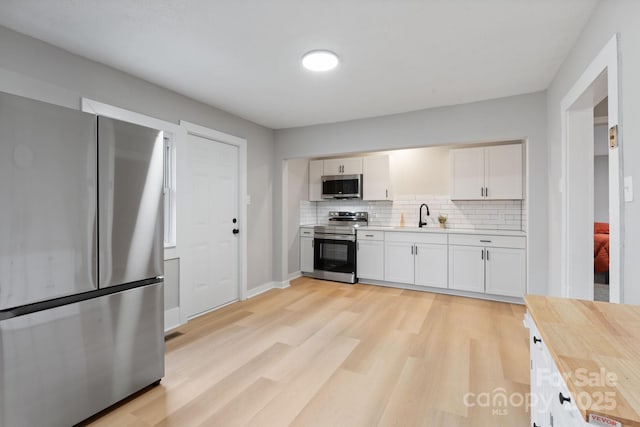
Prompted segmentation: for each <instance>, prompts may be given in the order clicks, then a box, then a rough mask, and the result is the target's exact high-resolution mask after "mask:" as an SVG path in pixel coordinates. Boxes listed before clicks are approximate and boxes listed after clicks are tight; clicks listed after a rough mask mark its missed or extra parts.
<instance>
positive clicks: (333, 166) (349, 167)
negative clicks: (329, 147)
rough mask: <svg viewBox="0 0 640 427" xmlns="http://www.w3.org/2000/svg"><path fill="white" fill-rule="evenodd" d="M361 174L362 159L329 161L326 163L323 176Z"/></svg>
mask: <svg viewBox="0 0 640 427" xmlns="http://www.w3.org/2000/svg"><path fill="white" fill-rule="evenodd" d="M361 173H362V157H348V158H346V159H327V160H325V161H324V173H323V175H360V174H361Z"/></svg>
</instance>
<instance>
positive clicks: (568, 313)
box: [525, 295, 640, 427]
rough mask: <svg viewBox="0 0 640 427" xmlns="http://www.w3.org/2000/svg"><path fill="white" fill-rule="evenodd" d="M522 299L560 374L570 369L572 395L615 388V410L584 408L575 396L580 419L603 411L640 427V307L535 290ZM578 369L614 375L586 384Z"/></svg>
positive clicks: (609, 415)
mask: <svg viewBox="0 0 640 427" xmlns="http://www.w3.org/2000/svg"><path fill="white" fill-rule="evenodd" d="M525 304H526V306H527V309H528V311H529V315H530V316H531V318H532V319H533V321H534V322H535V324H536V326H537V327H538V330H539V332H540V334H541V335H542V340H543V342H545V343H546V346H547V348H548V349H549V352H550V353H551V357H552V358H553V360H554V361H555V363H556V366H557V367H558V369H559V371H560V373H561V374H563V375H565V374H566V373H570V374H571V377H567V376H566V375H565V381H566V383H567V386H568V388H569V391H570V392H571V394H572V395H573V396H579V395H580V394H581V393H587V394H588V395H590V396H594V395H595V394H594V393H597V392H613V393H615V401H616V406H615V408H614V409H601V408H597V407H596V406H595V405H594V404H592V405H590V406H589V407H584V403H582V402H581V399H579V398H578V399H576V404H577V406H578V409H579V410H580V412H581V414H582V415H583V416H584V419H585V420H588V418H589V415H590V414H594V415H602V416H605V417H608V418H612V419H614V420H617V421H620V422H621V423H622V425H624V426H638V427H640V306H632V305H625V304H610V303H604V302H593V301H583V300H576V299H567V298H554V297H545V296H537V295H527V296H526V297H525ZM580 368H582V369H585V368H586V369H587V370H588V372H589V373H590V374H591V373H597V374H600V373H601V372H606V373H609V372H611V373H614V374H615V375H616V376H617V380H616V381H615V382H613V381H609V384H606V383H607V381H592V382H591V383H592V384H587V383H589V382H590V381H584V377H583V379H582V381H580V380H577V379H576V378H575V375H574V373H575V372H576V370H578V369H580ZM602 369H603V370H602ZM594 383H598V384H597V385H596V384H594ZM582 400H589V399H582ZM594 403H595V402H594ZM611 406H612V405H611Z"/></svg>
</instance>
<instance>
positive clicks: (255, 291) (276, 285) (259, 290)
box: [247, 280, 289, 299]
mask: <svg viewBox="0 0 640 427" xmlns="http://www.w3.org/2000/svg"><path fill="white" fill-rule="evenodd" d="M288 287H289V280H285V281H284V282H267V283H263V284H262V285H259V286H256V287H255V288H251V289H249V290H247V299H249V298H253V297H255V296H258V295H260V294H263V293H265V292H267V291H270V290H271V289H286V288H288Z"/></svg>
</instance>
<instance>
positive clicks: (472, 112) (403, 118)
mask: <svg viewBox="0 0 640 427" xmlns="http://www.w3.org/2000/svg"><path fill="white" fill-rule="evenodd" d="M545 101H546V98H545V93H544V92H539V93H534V94H528V95H520V96H514V97H509V98H501V99H495V100H490V101H483V102H476V103H471V104H465V105H457V106H452V107H444V108H433V109H427V110H421V111H414V112H410V113H404V114H397V115H391V116H384V117H377V118H371V119H362V120H353V121H348V122H342V123H333V124H326V125H316V126H308V127H302V128H292V129H283V130H278V131H276V133H275V136H276V158H275V165H276V169H277V172H276V174H275V183H274V188H275V192H274V236H275V249H274V250H275V253H276V255H275V258H274V270H275V271H274V273H275V275H274V277H275V280H282V281H284V280H286V271H287V267H286V266H285V264H286V255H284V256H283V250H282V248H283V245H284V244H286V243H285V242H284V241H283V238H282V236H283V235H284V234H286V232H285V233H283V231H286V227H285V226H283V217H284V212H283V204H282V201H283V191H282V188H283V186H282V181H283V174H282V173H281V171H282V170H283V159H291V158H302V157H314V156H318V157H320V156H326V155H335V154H346V153H357V152H367V151H383V150H387V149H397V148H416V147H422V146H433V145H443V144H454V143H471V142H490V141H507V140H508V141H512V140H519V139H523V140H528V149H529V153H528V158H529V161H530V164H531V170H530V173H531V175H530V178H531V182H530V187H531V188H530V193H529V194H528V197H529V205H530V209H531V211H530V217H529V226H530V228H529V231H530V232H529V248H530V251H529V254H528V255H529V258H530V259H529V270H528V281H529V290H530V292H532V293H546V291H547V287H546V280H547V247H548V245H547V231H546V230H547V168H546V162H547V144H546V130H547V123H546V110H545V107H546V105H545ZM285 188H286V186H285ZM285 199H286V196H285ZM285 238H286V236H285ZM285 252H286V251H285ZM283 258H285V260H283Z"/></svg>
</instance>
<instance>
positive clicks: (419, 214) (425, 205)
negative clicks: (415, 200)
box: [418, 203, 431, 228]
mask: <svg viewBox="0 0 640 427" xmlns="http://www.w3.org/2000/svg"><path fill="white" fill-rule="evenodd" d="M423 206H424V207H425V208H427V216H430V215H431V214H430V213H429V206H427V204H426V203H423V204H421V205H420V212H419V213H418V227H420V228H422V227H423V226H424V225H427V222H426V221H425V222H422V207H423Z"/></svg>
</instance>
